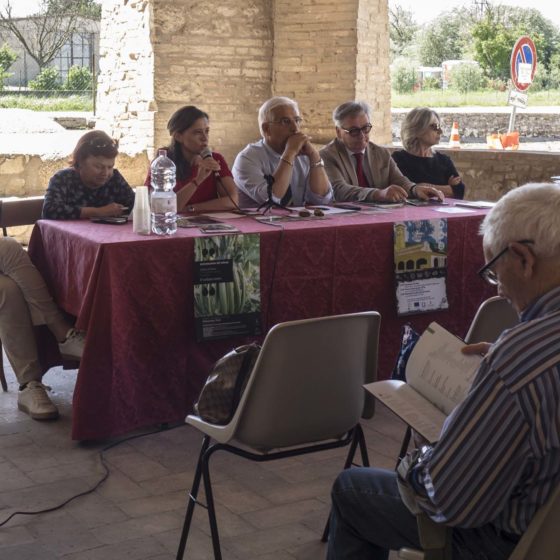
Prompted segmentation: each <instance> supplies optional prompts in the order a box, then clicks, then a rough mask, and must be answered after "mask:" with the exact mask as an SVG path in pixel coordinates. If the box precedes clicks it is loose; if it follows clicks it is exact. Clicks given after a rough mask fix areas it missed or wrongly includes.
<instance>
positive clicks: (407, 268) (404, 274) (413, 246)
mask: <svg viewBox="0 0 560 560" xmlns="http://www.w3.org/2000/svg"><path fill="white" fill-rule="evenodd" d="M393 239H394V258H395V278H396V284H397V314H398V315H410V314H413V313H425V312H427V311H434V310H437V309H447V308H448V307H449V305H448V301H447V288H446V278H447V220H445V219H437V220H418V221H405V222H396V223H395V224H394V225H393Z"/></svg>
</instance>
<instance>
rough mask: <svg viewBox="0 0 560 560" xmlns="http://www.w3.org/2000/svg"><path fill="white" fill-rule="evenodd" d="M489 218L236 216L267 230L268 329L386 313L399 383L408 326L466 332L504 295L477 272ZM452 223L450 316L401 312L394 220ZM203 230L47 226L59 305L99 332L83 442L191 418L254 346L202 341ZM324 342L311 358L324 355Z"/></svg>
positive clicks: (45, 247)
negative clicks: (217, 365)
mask: <svg viewBox="0 0 560 560" xmlns="http://www.w3.org/2000/svg"><path fill="white" fill-rule="evenodd" d="M483 215H484V211H477V212H474V213H473V212H465V213H464V214H460V215H445V214H440V213H438V212H435V211H434V210H433V209H431V208H409V207H405V208H402V209H395V210H392V211H391V212H386V213H381V212H380V213H377V214H375V215H373V214H352V215H341V216H339V217H338V218H334V217H331V218H328V219H325V220H316V221H301V222H293V223H289V224H285V225H284V227H283V228H279V227H275V226H271V225H268V224H261V223H258V222H256V221H254V220H252V219H250V218H240V219H237V220H235V224H236V225H237V226H238V227H239V228H240V229H241V230H242V231H243V232H245V233H253V232H258V233H260V234H261V292H262V301H261V305H262V320H263V326H264V328H265V331H266V330H267V329H268V328H270V327H271V326H272V325H273V324H276V323H278V322H281V321H286V320H290V319H301V318H308V317H318V316H323V315H331V314H338V313H348V312H355V311H364V310H376V311H379V312H380V313H381V317H382V321H381V324H382V327H381V340H380V355H379V376H380V377H382V378H383V377H387V376H388V375H389V373H390V370H391V367H392V365H393V363H394V360H395V356H396V354H397V351H398V348H399V339H400V328H401V326H402V325H403V324H404V323H405V322H407V321H408V322H411V323H412V325H413V326H414V327H415V328H416V329H418V330H423V329H424V328H425V327H426V326H427V325H428V324H429V323H430V322H431V321H433V320H436V321H438V322H440V323H441V324H442V325H443V326H445V327H447V328H448V329H449V330H451V331H452V332H454V333H456V334H458V335H464V334H465V332H466V330H467V327H468V325H469V323H470V321H471V319H472V317H473V315H474V312H475V311H476V308H477V307H478V305H479V304H480V302H481V301H482V300H483V299H485V298H486V297H488V296H490V295H492V290H491V289H489V288H488V287H487V286H486V285H485V284H484V283H483V281H482V280H480V279H479V278H478V276H477V275H476V273H475V272H476V270H477V268H478V267H480V266H481V265H482V263H483V255H482V248H481V238H480V236H479V235H478V227H479V224H480V221H481V217H482V216H483ZM441 217H446V218H448V278H447V289H448V298H449V310H447V311H438V312H432V313H427V314H423V315H414V316H409V317H397V315H396V297H395V280H394V274H393V222H394V221H401V220H418V219H428V218H441ZM198 235H200V233H199V232H198V230H196V229H180V230H179V231H178V233H177V235H175V236H173V237H157V236H149V237H141V236H138V235H136V234H134V233H133V232H132V226H131V225H130V224H128V225H125V226H112V225H100V224H92V223H89V222H84V221H79V222H78V221H74V222H56V221H49V220H41V221H39V222H38V223H37V226H36V227H35V230H34V232H33V235H32V238H31V243H30V255H31V257H32V259H33V260H34V262H35V264H36V265H37V266H38V268H39V269H40V270H41V272H42V273H43V275H44V276H45V278H46V280H47V283H48V284H49V287H50V288H51V290H52V292H53V295H54V297H55V299H56V301H57V302H58V303H59V304H60V305H61V307H62V308H63V309H65V310H66V311H67V312H69V313H71V314H73V315H75V316H76V317H77V326H78V327H79V328H81V329H85V330H87V340H86V347H85V351H84V355H83V358H82V361H81V365H80V369H79V373H78V378H77V381H76V388H75V391H74V400H73V421H72V426H73V429H72V437H73V438H74V439H77V440H86V439H100V438H105V437H110V436H115V435H119V434H122V433H125V432H127V431H130V430H133V429H135V428H139V427H143V426H149V425H154V424H158V423H162V422H177V421H181V420H182V419H183V418H184V416H185V415H186V414H187V413H188V412H190V411H191V409H192V403H193V401H194V400H195V399H196V397H197V396H198V393H199V391H200V388H201V386H202V383H203V382H204V380H205V379H206V375H207V373H208V371H209V368H210V366H211V364H212V363H213V362H214V361H215V360H216V359H217V358H218V357H219V356H221V355H222V354H224V353H225V352H226V351H228V350H230V349H231V348H232V347H233V346H237V345H239V344H242V343H243V342H244V341H245V339H243V338H239V337H237V338H231V339H228V340H222V341H214V342H204V343H197V342H196V341H195V336H194V319H193V290H192V273H193V248H194V238H195V237H196V236H198ZM320 348H321V341H316V346H315V347H310V351H311V352H312V351H320Z"/></svg>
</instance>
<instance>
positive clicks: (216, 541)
mask: <svg viewBox="0 0 560 560" xmlns="http://www.w3.org/2000/svg"><path fill="white" fill-rule="evenodd" d="M216 449H218V448H217V447H215V448H210V449H209V450H207V451H206V452H205V453H204V455H203V456H202V481H203V483H204V492H205V494H206V507H207V509H208V522H209V523H210V533H211V535H212V548H213V549H214V560H222V550H221V548H220V537H219V535H218V522H217V520H216V509H215V507H214V496H213V494H212V484H211V481H210V466H209V462H210V456H211V455H212V453H213V452H214V451H215V450H216Z"/></svg>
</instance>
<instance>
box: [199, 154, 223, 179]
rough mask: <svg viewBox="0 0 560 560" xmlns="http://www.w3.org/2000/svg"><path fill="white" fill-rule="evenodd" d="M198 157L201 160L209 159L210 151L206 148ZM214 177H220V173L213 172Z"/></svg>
mask: <svg viewBox="0 0 560 560" xmlns="http://www.w3.org/2000/svg"><path fill="white" fill-rule="evenodd" d="M200 157H201V158H202V159H206V158H211V157H212V150H211V149H210V148H208V147H206V148H204V150H202V152H200ZM214 177H216V179H218V178H219V177H220V172H219V171H214Z"/></svg>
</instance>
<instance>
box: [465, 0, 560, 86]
mask: <svg viewBox="0 0 560 560" xmlns="http://www.w3.org/2000/svg"><path fill="white" fill-rule="evenodd" d="M472 35H473V39H474V43H473V47H474V58H475V60H476V61H477V62H479V63H480V66H481V67H482V68H483V70H484V72H485V73H486V75H487V76H488V77H490V78H499V79H501V80H507V79H508V78H509V77H510V59H511V50H512V49H513V46H514V44H515V42H516V41H517V39H518V38H519V37H521V36H522V35H528V36H529V37H531V39H532V40H533V42H534V43H535V46H536V49H537V54H538V59H539V65H541V66H544V67H545V68H547V69H551V68H552V64H551V60H552V58H553V56H554V55H555V54H556V53H558V52H560V34H559V31H558V29H557V28H556V27H555V25H554V24H553V23H552V22H550V21H549V20H547V19H546V18H544V17H543V16H542V14H541V13H540V12H539V11H538V10H535V9H532V8H512V7H509V6H497V7H490V8H488V9H487V10H486V13H485V15H484V18H483V19H482V20H480V21H479V22H478V23H476V24H475V25H474V26H473V28H472Z"/></svg>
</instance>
